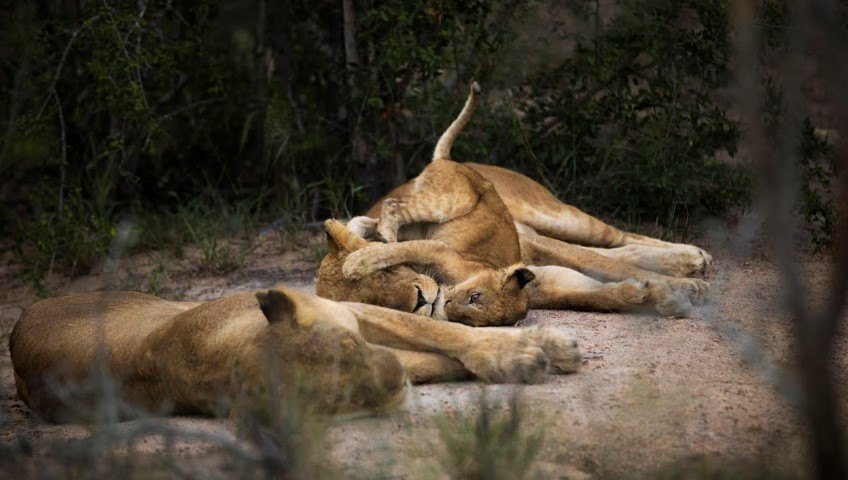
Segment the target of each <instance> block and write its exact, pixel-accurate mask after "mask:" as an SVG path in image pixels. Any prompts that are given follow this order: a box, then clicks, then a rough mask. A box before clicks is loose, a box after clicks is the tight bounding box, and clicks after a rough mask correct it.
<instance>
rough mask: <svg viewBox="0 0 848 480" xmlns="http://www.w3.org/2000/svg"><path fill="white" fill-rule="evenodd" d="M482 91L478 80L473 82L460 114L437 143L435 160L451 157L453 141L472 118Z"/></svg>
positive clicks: (434, 153)
mask: <svg viewBox="0 0 848 480" xmlns="http://www.w3.org/2000/svg"><path fill="white" fill-rule="evenodd" d="M481 91H482V89H481V88H480V84H478V83H477V82H473V83H472V84H471V92H470V93H469V95H468V100H466V101H465V105H464V106H463V107H462V111H461V112H460V113H459V116H458V117H456V120H454V121H453V123H451V125H450V127H448V129H447V130H446V131H445V133H443V134H442V136H441V138H439V141H438V143H436V148H435V149H433V160H441V159H443V158H450V151H451V147H452V146H453V142H454V141H455V140H456V137H457V136H458V135H459V132H461V131H462V129H463V128H465V125H467V124H468V121H469V120H471V116H472V115H473V114H474V110H476V109H477V103H478V98H477V95H478V94H479V93H480V92H481Z"/></svg>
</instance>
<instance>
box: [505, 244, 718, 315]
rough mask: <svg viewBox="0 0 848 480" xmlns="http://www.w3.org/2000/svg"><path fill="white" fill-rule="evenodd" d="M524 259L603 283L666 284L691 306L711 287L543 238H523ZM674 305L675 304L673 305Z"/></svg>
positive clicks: (528, 263)
mask: <svg viewBox="0 0 848 480" xmlns="http://www.w3.org/2000/svg"><path fill="white" fill-rule="evenodd" d="M519 240H520V242H521V258H522V260H523V261H524V263H525V264H527V265H536V266H547V265H552V266H559V267H566V268H570V269H573V270H576V271H578V272H580V273H582V274H584V275H586V276H588V277H591V278H593V279H595V280H598V281H601V282H622V281H625V280H631V279H632V280H637V281H639V282H650V283H651V284H653V285H663V286H664V287H666V288H667V289H669V290H670V291H671V292H673V293H674V295H676V296H682V297H684V298H686V299H687V300H688V301H690V302H691V303H697V302H700V301H701V300H702V298H703V296H704V295H706V293H707V290H708V289H709V285H708V284H707V283H706V282H704V281H703V280H700V279H694V278H676V277H668V276H664V275H660V274H657V273H654V272H650V271H647V270H642V269H640V268H637V267H635V266H633V265H631V264H629V263H627V262H622V261H618V260H615V259H612V258H609V257H606V256H604V255H600V254H598V253H595V252H593V251H591V250H590V249H586V248H582V247H578V246H576V245H572V244H570V243H567V242H562V241H559V240H556V239H553V238H549V237H544V236H541V235H532V234H522V235H519ZM672 303H674V302H672Z"/></svg>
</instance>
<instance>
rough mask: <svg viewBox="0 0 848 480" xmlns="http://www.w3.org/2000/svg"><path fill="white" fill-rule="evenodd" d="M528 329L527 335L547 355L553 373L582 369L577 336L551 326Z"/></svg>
mask: <svg viewBox="0 0 848 480" xmlns="http://www.w3.org/2000/svg"><path fill="white" fill-rule="evenodd" d="M528 330H529V331H528V332H527V336H528V337H529V338H530V339H531V340H533V341H534V342H535V343H536V344H537V345H539V347H541V348H542V351H544V352H545V355H547V357H548V361H549V362H550V369H551V373H571V372H576V371H577V370H579V369H580V358H581V354H580V345H579V343H578V341H577V338H575V337H573V336H571V335H569V334H568V333H566V332H564V331H562V330H559V329H556V328H551V327H539V328H531V329H528Z"/></svg>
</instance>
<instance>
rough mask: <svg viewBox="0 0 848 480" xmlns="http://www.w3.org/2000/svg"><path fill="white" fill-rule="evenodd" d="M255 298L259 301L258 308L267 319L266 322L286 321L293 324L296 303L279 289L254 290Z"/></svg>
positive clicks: (295, 322)
mask: <svg viewBox="0 0 848 480" xmlns="http://www.w3.org/2000/svg"><path fill="white" fill-rule="evenodd" d="M256 300H258V301H259V308H261V309H262V313H263V314H265V318H267V319H268V323H271V324H273V323H279V322H286V324H288V325H292V326H295V325H296V324H297V320H296V318H295V316H296V313H297V305H295V303H294V301H293V300H292V299H291V297H289V296H288V295H286V294H285V292H282V291H280V290H267V291H264V292H256Z"/></svg>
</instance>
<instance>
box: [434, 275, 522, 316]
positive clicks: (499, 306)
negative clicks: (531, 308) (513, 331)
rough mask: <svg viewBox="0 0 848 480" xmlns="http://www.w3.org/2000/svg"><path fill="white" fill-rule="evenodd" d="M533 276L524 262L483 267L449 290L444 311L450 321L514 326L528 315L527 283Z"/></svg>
mask: <svg viewBox="0 0 848 480" xmlns="http://www.w3.org/2000/svg"><path fill="white" fill-rule="evenodd" d="M534 278H535V275H534V274H533V272H531V271H530V270H528V269H527V268H525V267H524V266H523V265H513V266H511V267H507V268H503V269H491V270H484V271H482V272H480V273H478V274H477V275H474V276H473V277H471V278H469V279H467V280H465V281H464V282H462V283H459V284H457V285H454V286H453V287H450V288H449V289H448V291H447V293H446V295H445V297H446V300H445V312H446V313H447V316H448V318H449V319H450V320H451V321H453V322H460V323H464V324H466V325H471V326H475V327H480V326H493V325H514V324H515V322H517V321H519V320H521V319H522V318H524V317H525V315H527V293H526V292H525V291H524V286H525V285H527V284H528V283H530V282H531V281H533V279H534Z"/></svg>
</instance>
